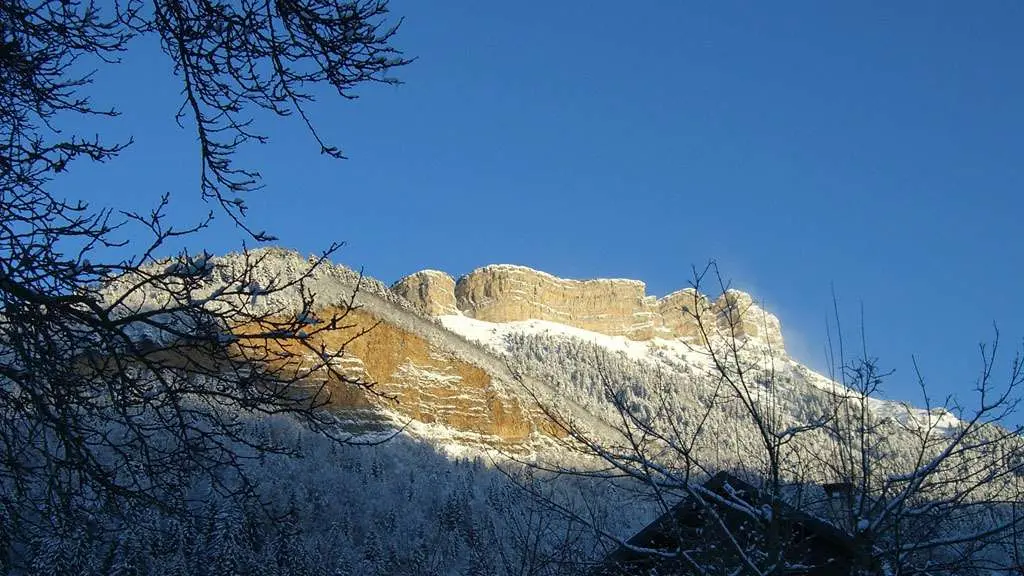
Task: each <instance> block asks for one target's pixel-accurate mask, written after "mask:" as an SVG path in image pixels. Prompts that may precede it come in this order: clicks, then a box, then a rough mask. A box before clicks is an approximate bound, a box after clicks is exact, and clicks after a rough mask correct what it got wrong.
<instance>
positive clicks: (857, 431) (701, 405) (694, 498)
mask: <svg viewBox="0 0 1024 576" xmlns="http://www.w3.org/2000/svg"><path fill="white" fill-rule="evenodd" d="M709 283H710V284H712V286H713V288H715V289H716V290H719V291H721V292H723V293H724V294H725V295H726V297H725V298H724V300H723V301H722V302H724V305H723V304H719V305H717V306H715V305H713V304H711V303H710V302H709V301H708V300H707V299H706V298H704V297H703V296H701V295H700V292H701V288H702V287H703V286H705V285H707V284H709ZM692 287H693V289H694V290H692V292H691V295H692V301H691V302H688V303H687V304H686V305H685V309H684V312H685V314H686V315H688V316H689V317H690V318H691V320H692V322H693V324H694V325H695V326H696V327H697V330H696V335H695V337H694V338H693V339H692V343H691V349H692V351H694V352H699V353H700V358H701V359H702V360H701V361H700V362H699V364H700V365H701V366H702V367H701V369H700V370H699V371H698V373H697V374H696V375H695V376H694V377H695V378H700V379H702V386H700V387H698V389H699V390H700V392H698V393H697V397H695V398H688V399H681V398H680V395H679V393H678V391H676V390H674V389H673V386H676V385H678V383H661V382H658V381H654V382H644V383H642V385H641V386H638V383H637V382H624V381H621V380H617V379H616V375H615V374H612V373H611V371H610V370H608V369H607V368H606V366H608V364H606V363H605V362H604V360H603V359H602V358H600V357H596V358H594V359H592V362H591V364H592V366H593V369H594V370H595V371H596V373H597V374H598V379H599V380H600V382H601V386H602V387H603V392H604V395H605V398H606V400H607V401H608V402H609V403H610V404H611V406H612V407H613V410H612V414H613V418H614V419H615V421H614V422H611V425H612V427H613V429H614V430H613V431H612V432H611V433H609V432H608V431H607V430H597V429H596V428H595V427H594V426H593V425H592V424H590V423H588V422H586V421H585V420H582V419H580V418H578V417H575V416H574V415H572V414H571V413H570V412H568V411H564V410H560V409H559V408H558V407H557V405H556V404H555V403H553V402H552V401H551V399H549V398H544V397H542V396H541V395H539V394H535V395H534V398H535V400H536V401H537V403H538V405H539V406H540V408H541V409H542V410H544V412H545V413H546V415H547V416H548V418H550V419H551V420H552V421H553V422H554V423H555V424H556V425H557V428H558V429H559V430H560V431H561V432H562V433H563V434H564V437H563V438H562V443H563V445H564V447H566V448H568V449H571V450H574V451H578V452H580V453H582V454H583V455H585V456H587V457H590V458H591V463H590V464H589V465H583V466H564V465H556V466H545V465H536V464H535V466H538V467H541V468H543V469H544V470H545V471H547V472H549V473H555V474H573V475H584V476H591V477H598V478H605V479H617V480H621V481H625V482H627V483H628V484H629V485H631V486H634V487H639V488H640V489H641V490H642V491H643V493H644V494H645V497H646V498H648V499H651V500H653V501H655V502H657V503H658V504H659V508H660V509H661V511H662V512H663V513H664V515H663V517H662V518H663V522H664V524H663V525H662V526H660V528H659V532H660V534H661V537H662V538H663V539H664V538H665V537H667V538H669V541H668V542H666V541H662V542H660V543H659V545H657V546H653V545H651V546H648V545H644V544H642V543H638V542H628V541H627V540H626V539H624V538H621V537H617V536H616V535H614V534H613V533H612V532H611V531H609V530H607V529H606V528H605V527H603V526H602V527H597V526H594V527H595V529H596V530H598V531H599V532H600V533H601V535H602V536H603V537H606V538H607V539H608V540H609V541H610V542H611V543H612V544H613V545H614V546H615V547H618V548H619V549H620V550H624V551H627V552H628V553H629V554H631V555H632V556H634V557H644V556H647V557H649V558H654V559H658V562H665V563H667V564H666V565H671V566H674V567H675V568H674V569H676V570H682V571H684V572H685V573H694V574H713V573H723V574H734V573H740V574H752V575H753V574H757V575H762V574H783V573H790V572H791V571H792V570H797V569H798V568H799V569H807V568H808V566H806V562H805V560H806V558H805V557H802V556H801V554H803V552H804V551H805V550H806V549H805V548H803V544H802V543H801V542H800V541H799V538H800V537H799V536H797V537H794V533H793V531H792V529H791V528H792V525H791V524H790V523H789V522H788V521H787V517H790V518H792V517H794V515H802V514H804V513H806V512H810V513H813V514H814V515H816V516H818V517H823V518H827V519H828V520H829V521H830V524H831V526H832V527H834V528H836V529H838V530H839V531H840V532H837V533H839V534H840V535H841V537H842V539H843V541H844V542H847V543H849V546H848V548H847V550H848V552H849V558H848V561H847V565H846V568H843V569H846V570H849V571H850V572H851V573H864V574H868V573H879V572H882V571H888V572H891V573H894V574H919V573H928V574H966V573H984V572H985V571H986V570H989V571H991V570H1006V569H1009V567H1010V564H1011V563H1012V561H1013V560H1012V559H1013V558H1014V557H1019V556H1018V555H1019V554H1020V552H1019V550H1018V548H1019V544H1018V542H1019V541H1020V538H1021V536H1020V534H1021V528H1022V527H1024V524H1022V523H1021V519H1020V516H1019V513H1018V512H1019V511H1018V510H1017V505H1016V502H1017V499H1019V498H1020V494H1021V486H1022V484H1021V480H1022V477H1024V468H1022V462H1024V441H1022V439H1021V429H1020V428H1019V427H1011V426H1009V425H1008V423H1009V422H1010V421H1011V416H1012V415H1013V414H1014V410H1015V409H1016V407H1017V398H1018V395H1019V389H1020V386H1021V383H1022V381H1024V380H1022V367H1021V361H1020V358H1019V357H1017V358H1015V359H1014V360H1012V361H1011V363H1010V371H1009V374H1008V375H1007V376H1006V378H1005V379H1004V380H1002V381H1001V384H999V383H997V381H996V379H995V376H994V368H995V365H996V354H995V351H996V345H993V346H991V347H988V348H985V347H983V348H982V366H983V370H982V372H981V375H980V377H979V380H978V382H977V384H976V388H975V391H976V393H977V396H978V404H977V408H976V409H974V410H967V409H963V408H959V407H957V406H955V405H951V404H947V405H946V406H944V407H942V408H937V407H934V406H931V405H930V403H929V402H928V397H927V395H926V396H925V402H926V404H927V406H926V407H925V409H924V410H915V409H912V408H910V407H909V406H907V407H906V408H905V409H904V410H902V411H896V412H892V411H891V410H890V411H889V412H887V413H879V412H878V411H877V410H876V409H875V407H874V406H875V405H873V404H872V403H873V402H877V400H875V398H876V397H877V393H878V387H879V385H880V384H881V382H882V380H883V377H884V376H885V374H882V373H881V372H880V371H879V370H878V369H877V363H876V362H875V361H873V360H869V359H867V356H866V355H861V357H860V358H858V359H856V360H848V359H847V358H846V357H845V356H844V355H843V354H842V353H841V352H840V351H842V350H845V348H844V344H843V343H841V342H839V343H835V344H834V345H833V346H832V349H833V351H834V354H833V356H835V364H834V365H835V366H837V367H841V369H837V370H836V372H835V374H834V378H833V379H832V380H827V379H821V381H819V382H817V383H816V384H815V385H814V386H808V382H804V383H803V384H802V386H803V388H802V390H803V394H806V398H798V399H797V400H798V401H799V402H804V403H805V404H806V406H802V407H796V406H794V405H793V402H792V399H791V398H787V397H786V396H787V395H792V394H793V390H794V389H795V388H794V384H793V383H792V381H791V372H792V369H793V365H792V364H790V363H788V360H786V359H785V358H784V357H783V356H781V355H780V354H778V352H780V350H775V349H773V347H772V344H771V342H770V340H765V339H752V338H748V337H747V332H748V330H747V327H748V326H749V323H750V322H754V323H758V322H764V321H765V319H764V318H757V317H751V316H750V314H751V310H745V309H740V308H739V307H737V306H735V305H734V304H735V303H734V302H733V301H732V300H730V299H729V298H728V295H729V291H728V288H729V285H728V283H727V282H725V281H723V279H722V277H721V275H720V274H719V273H718V270H717V267H715V266H714V265H713V264H712V265H711V266H709V267H708V268H706V269H704V270H698V271H695V274H694V280H693V282H692ZM736 302H739V300H736ZM765 328H766V326H765ZM922 389H924V387H923V384H922ZM637 390H640V391H639V392H637ZM887 406H889V407H890V408H891V407H892V406H893V405H892V404H889V405H887ZM796 408H799V409H800V410H801V411H802V413H801V414H794V409H796ZM722 445H732V446H734V448H733V449H732V450H730V449H729V448H726V449H723V447H722ZM595 462H596V463H595ZM723 468H728V469H729V470H730V471H731V472H733V473H735V475H736V476H738V477H739V478H741V479H743V480H746V481H747V482H749V483H751V484H753V485H754V486H755V487H756V488H757V491H756V492H757V493H756V496H755V498H754V499H753V500H752V499H751V498H750V497H749V495H743V497H740V496H738V495H735V494H733V493H732V492H730V491H728V490H727V491H725V494H724V495H723V493H722V491H715V490H709V489H708V488H706V487H705V485H704V483H705V481H706V480H707V479H708V478H709V477H710V476H712V475H713V474H714V473H715V472H716V471H718V470H722V469H723ZM825 485H828V487H829V491H828V492H831V493H832V494H831V496H828V495H827V494H826V491H825V490H823V486H825ZM536 496H537V497H539V498H543V495H540V494H537V495H536ZM545 503H546V504H547V505H548V506H549V507H552V508H556V509H558V510H559V511H560V512H562V513H563V514H565V515H567V516H569V517H571V518H573V519H574V520H575V521H578V522H581V523H587V522H588V518H587V517H586V514H584V513H581V512H580V510H578V509H572V508H570V507H567V506H564V505H562V504H560V503H558V502H554V501H552V500H550V499H547V500H545ZM680 505H683V506H690V507H691V508H690V509H691V510H696V511H697V512H696V514H698V515H700V516H701V517H702V518H703V519H702V520H701V523H702V524H701V526H700V527H699V528H697V527H695V526H692V525H686V521H685V519H684V518H683V517H681V516H677V515H675V514H674V513H673V514H668V513H669V512H670V511H673V510H679V509H680V508H679V506H680ZM591 525H593V524H591ZM752 532H753V533H754V534H756V535H755V536H751V533H752ZM711 533H714V534H716V536H714V537H708V536H709V535H710V534H711ZM798 565H800V566H798ZM607 568H608V567H607V566H606V567H604V569H607ZM603 573H611V572H603Z"/></svg>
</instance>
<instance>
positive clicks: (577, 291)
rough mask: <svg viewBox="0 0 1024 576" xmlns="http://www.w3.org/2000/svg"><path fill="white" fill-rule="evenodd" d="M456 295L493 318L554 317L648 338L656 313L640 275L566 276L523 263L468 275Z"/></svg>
mask: <svg viewBox="0 0 1024 576" xmlns="http://www.w3.org/2000/svg"><path fill="white" fill-rule="evenodd" d="M455 300H456V305H457V306H458V308H459V310H461V311H462V312H463V313H464V314H466V315H467V316H472V317H473V318H476V319H478V320H485V321H488V322H510V321H515V320H529V319H536V320H550V321H552V322H559V323H561V324H567V325H570V326H576V327H578V328H584V329H586V330H591V331H594V332H601V333H603V334H611V335H614V336H627V337H629V338H632V339H635V340H646V339H649V338H651V337H652V335H653V333H654V323H653V321H654V314H653V313H652V311H651V310H650V303H649V302H647V299H646V297H645V296H644V283H643V282H638V281H636V280H584V281H580V280H565V279H562V278H556V277H554V276H551V275H549V274H545V273H543V272H537V271H536V270H531V269H529V268H523V267H520V266H507V265H506V266H488V267H486V268H480V269H478V270H475V271H473V272H471V273H470V274H468V275H466V276H463V277H462V278H460V279H459V281H458V283H457V284H456V285H455Z"/></svg>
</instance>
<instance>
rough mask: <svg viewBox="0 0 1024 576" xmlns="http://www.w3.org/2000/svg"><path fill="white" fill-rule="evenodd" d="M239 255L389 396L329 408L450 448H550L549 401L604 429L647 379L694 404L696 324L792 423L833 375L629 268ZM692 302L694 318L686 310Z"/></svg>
mask: <svg viewBox="0 0 1024 576" xmlns="http://www.w3.org/2000/svg"><path fill="white" fill-rule="evenodd" d="M254 260H255V261H258V262H259V264H258V266H256V268H255V269H254V270H253V271H252V274H253V277H254V281H256V282H258V283H262V284H264V285H268V284H269V283H271V282H279V283H280V282H287V281H290V280H294V279H296V278H299V277H300V276H302V275H304V274H309V277H308V278H307V279H306V281H305V285H306V288H308V290H310V291H311V292H312V293H313V294H315V295H316V298H315V307H316V308H317V309H318V310H319V311H320V312H321V313H322V314H323V315H327V314H330V313H332V312H339V311H342V312H345V313H346V318H345V320H346V322H345V325H346V326H345V327H344V328H343V329H338V330H334V331H331V332H329V333H327V334H325V335H323V336H322V340H323V343H324V344H325V345H326V346H327V347H328V348H329V349H337V348H340V347H342V346H344V349H345V355H344V359H343V361H344V362H343V363H344V366H342V368H343V369H344V370H345V371H348V372H349V373H351V374H354V375H358V376H361V377H363V378H366V379H369V380H371V381H373V382H376V388H375V389H376V390H377V391H379V392H381V393H382V394H383V395H384V396H388V397H392V398H394V400H387V399H383V398H381V397H379V396H375V395H368V394H366V393H365V392H364V391H362V390H358V389H354V388H352V387H349V386H347V385H345V384H343V383H332V386H334V387H335V389H334V390H333V403H334V407H335V409H338V410H359V409H366V408H370V407H373V408H375V409H376V410H377V411H379V412H382V413H384V414H385V415H386V416H387V418H386V419H390V420H393V421H394V422H402V423H404V424H406V425H407V426H408V427H409V430H410V431H411V432H412V433H414V434H418V435H420V436H424V437H429V438H434V439H438V440H441V439H443V441H444V443H446V445H448V446H449V448H453V449H454V448H465V447H477V448H486V447H498V448H501V449H503V450H511V451H514V452H529V451H534V450H537V449H541V448H543V447H545V446H549V445H550V444H551V442H550V441H551V440H552V439H557V438H559V437H560V436H563V435H564V431H563V430H562V429H560V428H559V426H556V425H554V424H553V423H552V422H551V420H550V418H549V417H548V416H547V415H545V413H544V410H545V409H549V408H555V409H557V410H559V411H562V412H564V413H565V414H567V415H569V416H571V417H572V418H574V419H576V420H577V421H580V422H585V423H586V424H587V426H589V427H590V429H592V430H593V431H594V432H595V433H597V434H599V435H602V437H604V438H611V437H614V436H615V435H616V432H614V430H612V429H611V428H610V427H609V422H614V421H615V415H614V414H613V410H612V405H611V403H609V402H608V399H607V398H606V392H607V390H605V388H607V386H608V385H609V384H611V385H613V386H621V387H622V388H623V393H624V394H625V395H626V396H627V397H628V398H629V401H631V402H633V403H634V404H636V405H637V406H638V407H639V408H640V409H642V410H648V411H650V410H653V409H654V408H653V405H652V403H653V402H654V401H655V400H657V398H655V395H654V394H653V391H654V390H655V389H659V388H665V387H668V389H670V391H671V397H672V400H673V402H674V403H675V404H674V405H675V406H676V408H677V410H678V411H679V414H686V413H687V411H689V412H691V413H694V414H696V413H697V410H699V409H700V402H699V400H701V399H702V398H704V397H705V396H706V395H707V393H708V387H707V383H706V382H705V381H704V380H705V379H706V375H707V373H708V372H709V370H710V368H711V367H710V365H709V358H708V357H707V354H706V353H705V352H704V350H705V349H706V348H707V346H706V345H707V342H706V339H705V338H704V336H702V334H703V335H705V336H706V335H707V334H714V333H716V331H722V330H726V329H728V330H729V335H730V336H731V337H734V338H735V340H736V341H738V342H742V343H743V346H744V347H745V352H744V354H746V355H750V356H751V357H756V359H755V360H754V363H755V364H757V365H758V366H760V367H761V368H770V369H771V371H772V385H773V386H774V390H773V395H774V396H773V397H774V398H775V400H776V401H777V402H779V403H780V406H781V407H782V408H783V414H781V415H780V417H781V418H782V419H783V422H780V423H784V424H786V425H800V424H806V423H807V422H808V421H810V420H812V419H813V418H814V417H815V416H816V415H818V414H821V413H823V412H824V411H826V410H827V405H828V403H829V402H830V401H832V399H833V397H834V393H835V391H836V390H837V388H836V387H837V386H838V385H837V384H835V383H833V382H831V381H830V380H829V379H827V378H825V377H824V376H821V375H819V374H815V373H814V372H813V371H811V370H809V369H807V368H806V367H804V366H802V365H800V364H799V363H797V362H796V361H794V360H792V359H791V358H789V357H788V356H787V355H786V353H785V344H784V341H783V337H782V330H781V325H780V322H779V320H778V319H777V318H776V317H775V316H774V315H772V314H770V313H768V312H767V311H765V310H764V309H763V308H761V307H760V306H759V305H758V304H757V303H756V301H755V299H754V298H753V297H752V296H751V295H749V294H746V293H744V292H741V291H738V290H727V291H726V292H724V293H723V294H720V295H717V296H716V297H710V296H707V295H702V294H698V293H696V292H695V291H694V290H693V289H692V288H684V289H681V290H679V291H676V292H673V293H671V294H668V295H666V296H664V297H661V298H657V297H655V296H651V295H648V294H646V292H645V285H644V283H643V282H640V281H637V280H626V279H594V280H570V279H562V278H558V277H555V276H552V275H550V274H547V273H544V272H540V271H536V270H532V269H530V268H525V267H522V266H514V265H507V264H502V265H491V266H485V267H482V268H478V269H476V270H474V271H472V272H470V273H469V274H467V275H465V276H463V277H461V278H459V279H458V280H457V281H456V280H455V279H453V278H452V277H451V276H449V275H447V274H445V273H443V272H439V271H436V270H423V271H419V272H415V273H413V274H410V275H408V276H406V277H404V278H402V279H401V280H399V281H398V282H396V283H395V284H394V285H393V286H391V287H387V286H385V285H384V284H382V283H380V282H379V281H376V280H374V279H372V278H364V277H361V276H360V275H359V274H357V273H356V272H354V271H352V270H350V269H347V268H345V267H344V266H340V265H336V264H331V263H323V264H322V265H320V266H317V267H315V268H313V269H312V270H311V267H312V264H311V262H312V260H311V259H307V258H303V257H302V256H301V255H299V254H298V253H295V252H290V251H287V250H282V249H278V248H268V249H263V250H260V251H255V252H253V253H250V254H249V255H248V256H243V255H240V254H233V255H228V256H225V257H223V258H215V259H213V261H214V263H215V269H220V270H222V271H223V272H222V273H223V274H225V275H228V276H230V275H231V274H233V273H235V272H236V270H238V269H241V268H242V267H244V266H247V265H249V263H251V262H252V261H254ZM213 284H215V282H214V283H213ZM357 286H358V289H357ZM353 294H354V299H353V300H352V302H351V303H353V304H354V306H352V309H348V307H347V305H348V304H349V303H350V302H349V300H350V299H351V298H352V297H353ZM255 305H256V307H257V309H258V310H257V312H259V311H260V310H268V311H269V310H273V311H275V312H276V313H279V314H282V313H283V314H287V313H289V312H290V313H296V312H297V311H298V310H299V309H300V308H301V306H302V299H301V297H300V295H299V293H298V292H295V293H294V294H292V295H291V296H290V297H289V295H288V293H282V294H275V295H274V297H273V298H267V299H261V300H260V301H257V302H255ZM696 309H699V310H700V311H701V312H702V314H699V315H698V314H693V313H692V312H693V311H694V310H696ZM696 316H700V317H702V318H706V319H710V320H706V322H708V324H709V325H707V326H703V327H701V326H698V325H697V323H696V321H695V319H694V318H695V317H696ZM363 332H365V334H363ZM358 334H361V335H359V336H358V337H355V336H356V335H358ZM759 369H760V368H759ZM609 375H612V377H613V380H614V381H613V382H608V381H607V380H608V376H609ZM871 406H872V408H873V410H875V412H876V413H877V414H878V415H879V416H882V417H891V418H898V419H899V420H900V421H901V422H903V423H913V422H914V421H919V422H921V423H934V422H935V419H936V418H939V419H942V422H941V423H942V424H943V425H949V426H952V425H954V424H955V419H953V418H952V416H951V415H949V414H947V413H927V412H925V411H922V410H913V409H910V408H909V407H907V406H905V405H902V404H897V403H891V402H886V401H882V400H875V399H872V400H871ZM709 426H711V428H712V429H714V428H719V429H720V430H721V431H722V432H723V433H725V432H726V431H728V432H729V434H728V436H727V437H729V438H732V439H733V440H734V441H735V442H736V443H737V446H738V445H739V444H747V443H749V442H747V441H746V440H742V441H741V440H737V437H738V433H737V432H744V433H745V432H752V431H751V430H748V428H749V427H750V423H749V422H741V421H739V417H738V416H737V415H736V414H731V415H730V413H728V412H719V413H715V414H713V415H712V418H711V419H710V421H709ZM714 437H715V436H714V434H712V435H709V440H710V438H714ZM708 450H710V451H711V452H714V454H715V456H714V458H715V459H716V465H720V466H726V465H731V464H735V463H737V462H743V461H744V460H745V459H746V458H747V455H744V454H742V453H740V452H741V451H740V452H737V450H740V449H739V448H735V449H734V450H733V452H734V453H733V454H732V455H731V456H727V455H724V454H722V451H721V447H720V446H709V447H708Z"/></svg>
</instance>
